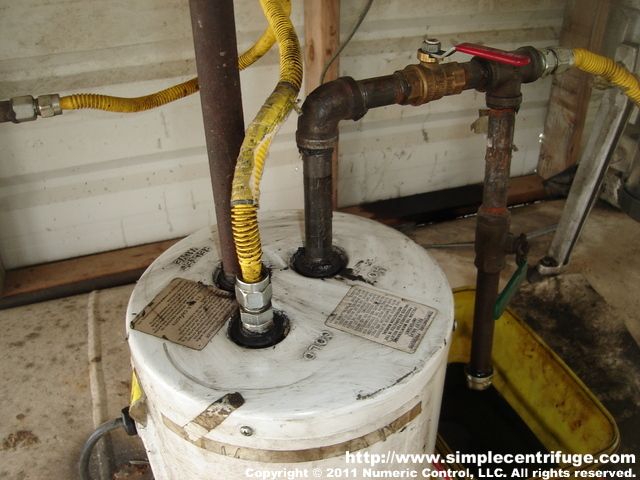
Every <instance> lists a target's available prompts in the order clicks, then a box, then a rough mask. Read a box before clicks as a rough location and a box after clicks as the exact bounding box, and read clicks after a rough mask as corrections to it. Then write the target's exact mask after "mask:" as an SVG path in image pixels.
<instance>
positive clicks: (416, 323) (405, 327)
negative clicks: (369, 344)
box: [325, 286, 438, 353]
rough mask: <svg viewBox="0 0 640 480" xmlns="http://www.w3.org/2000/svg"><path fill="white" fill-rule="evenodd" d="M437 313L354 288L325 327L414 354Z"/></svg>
mask: <svg viewBox="0 0 640 480" xmlns="http://www.w3.org/2000/svg"><path fill="white" fill-rule="evenodd" d="M437 313H438V312H437V310H436V309H434V308H431V307H428V306H426V305H422V304H420V303H416V302H410V301H408V300H405V299H404V298H400V297H396V296H395V295H390V294H388V293H383V292H379V291H377V290H373V289H371V288H366V287H360V286H353V287H351V290H349V292H348V293H347V295H346V296H345V297H344V298H343V299H342V301H341V302H340V304H339V305H338V306H337V307H336V309H335V310H334V311H333V313H332V314H331V315H329V318H328V319H327V321H326V322H325V323H326V325H327V326H329V327H334V328H337V329H338V330H342V331H343V332H348V333H352V334H354V335H357V336H359V337H362V338H366V339H369V340H373V341H374V342H378V343H381V344H382V345H386V346H388V347H392V348H395V349H397V350H402V351H403V352H407V353H414V352H415V351H416V349H417V348H418V345H420V342H421V341H422V338H423V337H424V334H425V333H426V331H427V329H428V328H429V325H431V322H432V321H433V318H434V317H435V316H436V314H437Z"/></svg>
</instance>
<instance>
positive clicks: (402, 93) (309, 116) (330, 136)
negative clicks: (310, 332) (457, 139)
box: [292, 59, 489, 278]
mask: <svg viewBox="0 0 640 480" xmlns="http://www.w3.org/2000/svg"><path fill="white" fill-rule="evenodd" d="M488 79H489V76H488V71H487V69H486V67H485V66H484V65H483V63H482V62H479V61H477V60H475V59H474V60H471V61H470V62H467V63H465V64H458V63H456V62H451V63H446V64H439V63H429V64H427V63H421V64H419V65H409V66H408V67H406V68H405V69H404V70H402V71H398V72H395V73H394V74H392V75H386V76H383V77H376V78H370V79H365V80H360V81H355V80H354V79H352V78H351V77H342V78H338V79H337V80H334V81H332V82H328V83H325V84H323V85H321V86H320V87H318V88H317V89H316V90H314V91H313V92H311V94H310V95H309V96H308V97H307V99H306V100H305V102H304V104H303V105H302V115H301V116H300V117H299V119H298V130H297V131H296V142H297V144H298V149H299V150H300V153H301V154H302V160H303V170H304V172H303V174H304V195H305V241H304V246H303V247H301V248H300V249H299V250H298V251H297V252H296V253H295V255H294V257H293V259H292V263H293V266H294V268H295V269H296V270H297V271H298V272H299V273H301V274H303V275H306V276H309V277H314V278H317V277H328V276H332V275H335V274H336V273H338V272H339V271H340V270H341V269H342V268H343V267H344V265H345V264H346V258H345V256H344V254H343V253H342V252H341V251H340V249H339V248H336V247H334V246H333V244H332V236H333V234H332V225H331V223H332V222H331V219H332V214H333V212H332V208H331V205H332V199H331V191H332V187H331V184H332V178H331V169H330V164H331V154H332V152H333V149H334V147H335V145H336V144H337V142H338V124H339V122H340V121H341V120H359V119H360V118H362V117H363V116H364V115H365V114H366V113H367V111H368V109H370V108H376V107H381V106H385V105H393V104H402V105H422V104H424V103H427V102H430V101H433V100H437V99H439V98H442V97H443V96H445V95H455V94H458V93H461V92H462V91H463V90H465V89H469V88H482V87H484V86H485V84H486V82H487V80H488Z"/></svg>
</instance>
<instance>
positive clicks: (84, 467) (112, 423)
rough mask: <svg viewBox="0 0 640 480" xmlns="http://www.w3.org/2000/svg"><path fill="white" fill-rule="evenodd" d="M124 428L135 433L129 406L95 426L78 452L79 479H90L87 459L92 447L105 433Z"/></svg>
mask: <svg viewBox="0 0 640 480" xmlns="http://www.w3.org/2000/svg"><path fill="white" fill-rule="evenodd" d="M119 428H124V429H125V431H126V432H127V434H128V435H136V434H137V432H136V426H135V422H134V421H133V419H132V418H131V417H130V416H129V407H125V408H123V409H122V415H121V416H120V417H118V418H114V419H113V420H109V421H108V422H104V423H103V424H102V425H100V426H99V427H98V428H96V429H95V430H94V431H93V432H92V433H91V435H89V438H87V441H86V442H84V447H82V453H81V454H80V461H79V462H78V469H79V470H80V480H92V478H91V473H90V472H89V461H90V460H91V453H92V452H93V449H94V447H95V446H96V444H97V443H98V442H99V441H100V439H101V438H102V437H104V436H105V435H106V434H107V433H109V432H112V431H113V430H117V429H119Z"/></svg>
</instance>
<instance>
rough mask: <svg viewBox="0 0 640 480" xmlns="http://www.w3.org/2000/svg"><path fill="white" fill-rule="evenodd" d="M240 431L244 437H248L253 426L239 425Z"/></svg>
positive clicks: (251, 432)
mask: <svg viewBox="0 0 640 480" xmlns="http://www.w3.org/2000/svg"><path fill="white" fill-rule="evenodd" d="M240 433H241V434H242V435H244V436H245V437H250V436H251V435H253V428H251V427H248V426H246V425H244V426H242V427H240Z"/></svg>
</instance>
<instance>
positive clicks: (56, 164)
mask: <svg viewBox="0 0 640 480" xmlns="http://www.w3.org/2000/svg"><path fill="white" fill-rule="evenodd" d="M235 4H236V23H237V27H238V32H239V33H238V37H239V43H240V50H243V49H245V48H247V47H248V46H250V44H251V43H252V41H253V40H255V39H256V38H258V36H259V35H260V33H261V31H262V29H263V28H264V25H265V22H264V19H263V18H262V13H261V11H260V9H259V7H258V5H257V1H255V0H236V2H235ZM293 4H294V7H293V8H294V10H293V19H294V23H295V25H296V26H297V27H298V31H299V34H300V35H301V38H302V35H303V26H302V4H301V2H300V1H299V0H294V1H293ZM363 4H364V0H363V1H362V2H361V1H346V0H345V1H343V2H342V29H343V31H344V32H346V31H347V30H348V29H349V28H350V27H351V25H352V24H353V22H354V20H355V18H356V16H357V14H358V12H359V10H360V8H361V7H362V5H363ZM563 6H564V2H551V1H547V0H541V1H531V0H528V1H522V0H515V1H453V2H439V3H438V2H425V1H412V0H393V1H388V2H379V1H376V2H374V4H373V6H372V8H371V11H370V13H369V16H368V17H367V19H366V20H365V22H364V23H363V25H362V27H361V29H360V31H359V32H358V33H357V34H356V36H355V38H354V40H353V42H352V43H351V44H350V45H349V46H348V47H347V49H346V50H345V52H344V53H343V56H342V57H341V73H342V74H345V75H351V76H353V77H354V78H366V77H371V76H379V75H386V74H389V73H391V72H393V71H394V70H397V69H401V68H403V67H404V66H405V65H407V64H409V63H414V62H415V50H416V49H417V48H418V47H419V45H420V42H421V39H422V38H423V37H424V35H425V34H429V35H435V36H438V37H439V38H440V39H441V40H442V41H443V44H444V45H445V46H449V45H452V44H456V43H460V42H462V41H471V42H477V43H484V44H487V45H492V46H495V47H498V48H507V49H511V48H515V47H518V46H521V45H529V44H531V45H534V46H546V45H549V44H554V43H556V41H557V37H558V34H559V30H560V25H561V21H562V10H563ZM0 10H1V11H2V15H0V32H2V33H1V35H2V42H1V43H0V97H2V98H3V99H6V98H9V97H11V96H15V95H22V94H32V95H40V94H45V93H54V92H55V93H60V94H69V93H77V92H79V91H89V92H92V93H104V94H113V95H122V96H137V95H142V94H146V93H149V92H152V91H157V90H161V89H163V88H166V87H168V86H170V85H173V84H175V83H178V82H181V81H183V80H186V79H188V78H190V77H191V76H193V75H195V66H194V61H193V46H192V40H191V27H190V20H189V13H188V1H187V0H165V1H163V2H158V1H157V0H138V1H136V2H126V1H124V0H103V1H100V2H95V1H89V0H64V1H63V0H58V1H55V0H53V1H48V2H39V1H35V0H28V1H23V2H6V1H5V2H1V3H0ZM34 26H37V28H34ZM456 59H458V60H460V61H464V60H465V56H464V55H460V54H458V55H457V56H456ZM241 78H242V86H243V103H244V107H245V121H247V122H248V121H250V120H251V118H252V116H253V115H254V114H255V112H256V111H257V109H258V108H259V106H260V104H261V103H262V101H263V100H264V98H266V96H267V95H268V93H269V91H270V89H271V88H272V85H273V84H274V83H275V81H276V78H277V56H276V54H275V53H274V52H270V53H269V54H267V55H266V57H265V58H264V59H262V60H261V61H260V63H259V64H256V65H255V66H252V67H250V68H249V69H247V70H246V71H244V72H242V74H241ZM549 83H550V82H548V81H544V82H540V83H539V84H536V85H531V86H525V87H524V89H523V90H524V94H525V103H524V104H523V108H522V111H521V112H520V114H519V116H518V121H517V127H516V128H517V130H516V140H515V143H516V146H517V147H518V152H517V153H516V154H515V156H514V161H513V167H514V168H513V173H514V174H517V175H520V174H524V173H528V172H531V171H532V170H533V168H534V167H535V164H536V162H537V148H538V138H537V137H538V135H539V133H540V132H541V130H542V125H543V120H544V114H545V110H546V101H547V97H548V90H549ZM482 107H483V96H482V95H481V94H477V93H475V92H465V93H464V94H463V95H460V96H458V97H455V98H449V99H445V100H441V101H440V102H435V103H434V104H432V105H425V106H422V107H417V108H414V107H399V106H392V107H388V108H382V109H378V110H375V111H371V112H369V114H368V115H367V116H366V117H365V118H364V119H363V120H361V121H359V122H355V123H354V122H345V123H344V124H343V125H342V127H341V132H342V133H341V143H340V155H341V158H340V181H339V196H340V204H341V205H342V206H346V205H353V204H358V203H362V202H368V201H374V200H379V199H384V198H391V197H396V196H400V195H409V194H413V193H420V192H425V191H431V190H438V189H441V188H447V187H453V186H459V185H464V184H467V183H473V182H477V181H479V180H480V179H481V178H482V171H483V168H484V167H483V158H482V157H483V155H484V144H485V140H484V138H483V136H482V135H474V134H472V133H471V132H470V131H469V125H470V123H472V122H473V121H474V120H475V118H476V117H477V111H478V109H479V108H482ZM293 117H295V114H294V115H293V116H292V118H290V119H289V120H288V122H287V123H286V124H285V125H284V126H283V128H282V129H281V131H280V134H279V135H278V137H277V138H276V140H275V142H274V144H273V146H272V149H271V155H270V157H269V160H268V162H267V168H266V170H265V176H264V179H263V186H262V192H263V193H262V199H261V206H262V209H263V210H269V209H282V208H291V207H302V189H301V184H302V172H301V165H300V161H299V157H298V153H297V151H296V147H295V141H294V133H295V123H296V121H295V118H293ZM0 144H1V145H2V150H1V153H0V158H1V161H0V255H1V256H2V258H3V260H4V263H5V266H6V267H7V268H15V267H19V266H24V265H31V264H35V263H41V262H46V261H53V260H58V259H63V258H69V257H75V256H78V255H84V254H90V253H95V252H100V251H106V250H111V249H116V248H122V247H126V246H132V245H138V244H142V243H148V242H153V241H159V240H164V239H168V238H175V237H179V236H183V235H187V234H189V233H191V232H193V231H195V230H198V229H200V228H202V227H204V226H206V225H209V224H211V223H213V222H215V215H214V212H213V204H212V200H211V199H212V197H211V187H210V183H209V179H208V165H207V159H206V149H205V142H204V134H203V127H202V119H201V113H200V100H199V98H198V95H194V96H192V97H190V98H186V99H183V100H181V101H178V102H175V103H173V104H170V105H166V106H164V107H162V108H160V109H157V110H153V111H149V112H144V113H140V114H131V115H119V114H112V113H104V112H95V111H74V112H66V113H65V114H64V115H62V116H61V117H56V118H54V119H39V120H38V121H37V122H32V123H26V124H21V125H10V124H2V125H0Z"/></svg>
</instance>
